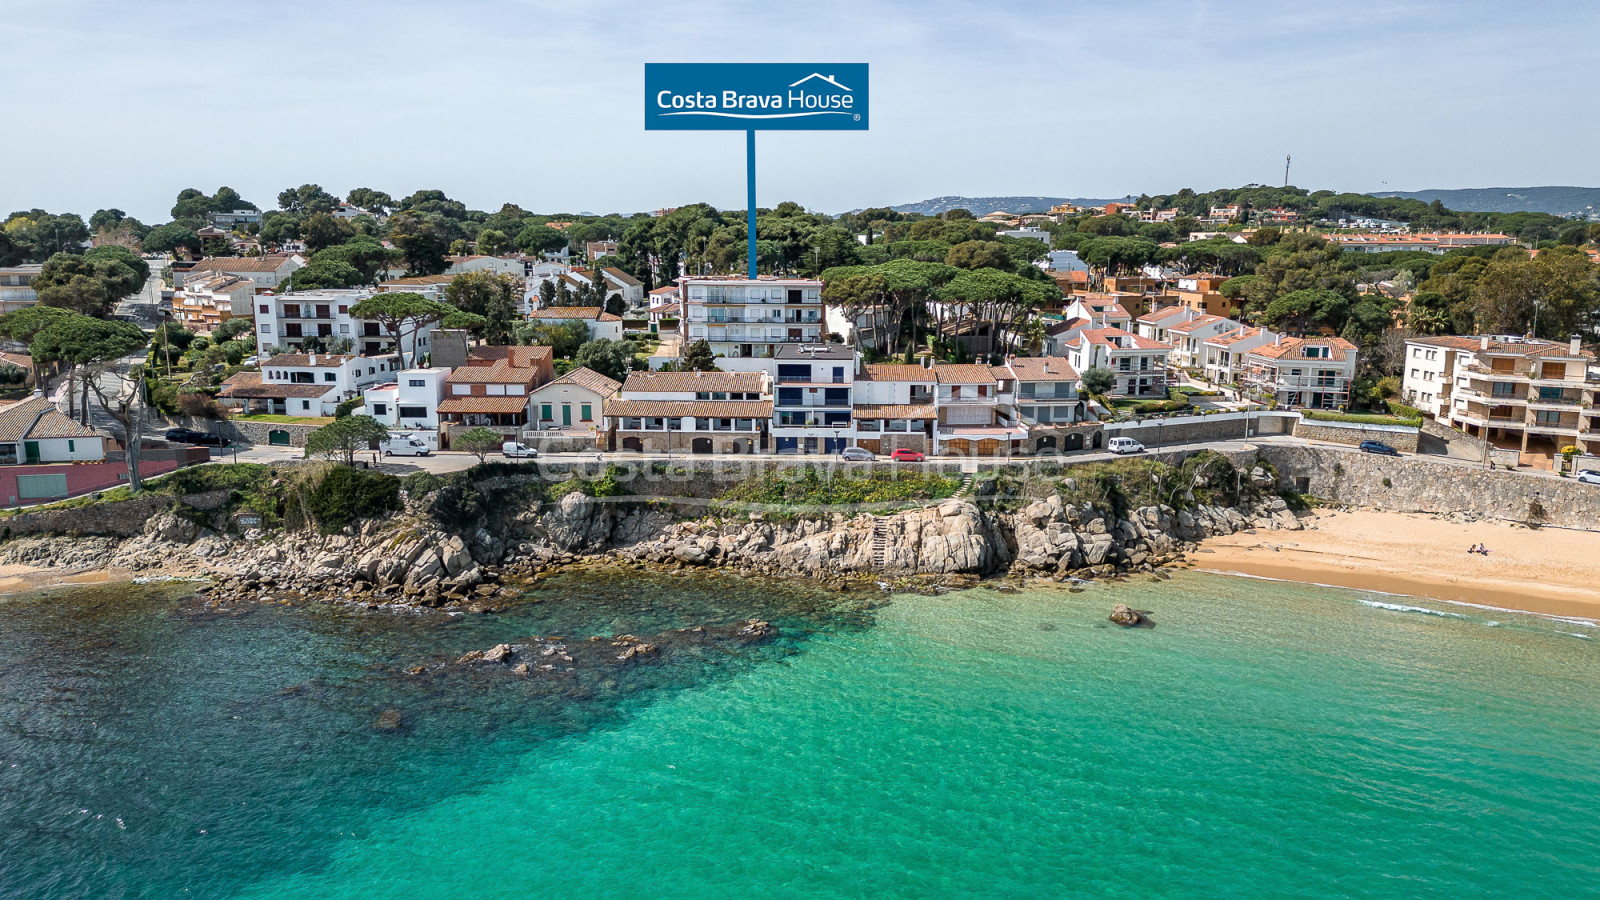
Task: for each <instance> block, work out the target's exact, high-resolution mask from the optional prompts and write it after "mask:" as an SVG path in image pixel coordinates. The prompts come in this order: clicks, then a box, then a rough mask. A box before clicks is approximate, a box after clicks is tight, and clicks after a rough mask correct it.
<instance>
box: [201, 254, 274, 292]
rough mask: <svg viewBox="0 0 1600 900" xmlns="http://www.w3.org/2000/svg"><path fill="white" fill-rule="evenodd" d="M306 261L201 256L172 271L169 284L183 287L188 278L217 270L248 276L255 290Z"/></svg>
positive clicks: (264, 288)
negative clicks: (205, 257) (208, 257)
mask: <svg viewBox="0 0 1600 900" xmlns="http://www.w3.org/2000/svg"><path fill="white" fill-rule="evenodd" d="M304 265H305V260H304V259H302V258H301V257H299V256H293V255H291V256H219V257H214V258H211V259H202V260H200V261H199V262H197V263H195V264H194V265H193V266H190V267H189V268H188V269H187V270H184V271H179V270H177V269H176V268H175V269H173V272H172V286H173V287H179V288H181V287H183V286H184V283H185V282H187V281H188V280H189V279H191V278H206V277H209V276H211V275H215V274H217V273H221V274H224V275H239V276H242V277H245V278H248V279H250V281H251V282H252V283H253V284H254V285H255V286H256V290H257V291H264V290H271V289H272V288H276V287H277V286H278V285H280V284H282V283H283V282H284V280H285V279H287V278H288V277H289V276H290V275H293V274H294V273H295V270H297V269H299V268H301V267H302V266H304Z"/></svg>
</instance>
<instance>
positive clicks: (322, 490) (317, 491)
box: [289, 466, 400, 534]
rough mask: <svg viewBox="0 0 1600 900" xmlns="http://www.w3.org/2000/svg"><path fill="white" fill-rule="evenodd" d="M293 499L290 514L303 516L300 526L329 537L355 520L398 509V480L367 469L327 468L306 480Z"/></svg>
mask: <svg viewBox="0 0 1600 900" xmlns="http://www.w3.org/2000/svg"><path fill="white" fill-rule="evenodd" d="M296 495H297V496H296V497H295V498H294V499H295V500H297V501H298V502H297V503H296V502H291V503H290V507H289V508H290V510H291V512H297V513H298V514H299V516H303V517H304V523H303V524H305V525H314V526H316V527H317V528H319V529H320V530H321V531H322V532H323V533H324V534H332V533H334V532H337V531H339V530H341V529H343V528H344V527H345V526H346V525H349V524H350V523H352V522H354V521H356V520H357V519H364V518H371V517H374V516H380V515H383V514H384V513H389V512H393V511H395V510H397V509H399V508H400V479H398V478H396V477H394V476H393V475H386V474H384V473H382V472H377V471H373V470H371V469H357V468H354V467H351V466H330V467H328V468H327V469H326V470H325V471H323V472H322V473H321V477H316V478H311V479H308V481H307V483H305V484H303V485H302V486H301V487H300V489H299V490H298V491H296ZM299 516H297V517H296V518H298V517H299Z"/></svg>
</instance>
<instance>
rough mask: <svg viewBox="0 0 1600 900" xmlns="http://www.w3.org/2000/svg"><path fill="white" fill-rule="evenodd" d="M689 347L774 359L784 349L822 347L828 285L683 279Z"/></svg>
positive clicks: (793, 280)
mask: <svg viewBox="0 0 1600 900" xmlns="http://www.w3.org/2000/svg"><path fill="white" fill-rule="evenodd" d="M678 284H679V297H680V298H681V300H682V303H683V324H682V325H680V326H679V332H680V333H682V334H683V335H684V346H685V347H687V346H688V345H689V344H690V343H693V342H694V341H698V340H702V339H704V340H706V341H707V342H709V343H710V344H711V352H712V353H713V354H715V355H717V356H728V357H748V356H771V355H772V353H773V352H774V351H775V350H776V349H777V348H778V347H779V346H781V345H784V344H820V343H822V336H823V329H824V324H823V306H822V282H820V281H815V280H812V279H807V278H775V277H772V276H766V275H764V276H761V277H759V278H756V279H754V280H752V279H748V278H720V277H719V278H711V277H707V278H700V277H688V278H682V279H679V282H678Z"/></svg>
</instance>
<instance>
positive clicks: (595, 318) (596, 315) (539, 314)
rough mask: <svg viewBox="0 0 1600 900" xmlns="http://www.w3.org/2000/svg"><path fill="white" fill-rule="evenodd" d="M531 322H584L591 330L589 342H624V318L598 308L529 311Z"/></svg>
mask: <svg viewBox="0 0 1600 900" xmlns="http://www.w3.org/2000/svg"><path fill="white" fill-rule="evenodd" d="M528 320H529V321H530V322H566V321H577V322H582V323H583V324H584V326H585V327H587V328H588V329H589V340H591V341H595V340H600V339H602V338H604V339H606V340H611V341H620V340H622V317H621V316H614V315H612V314H611V313H608V312H606V311H605V310H604V309H601V308H600V307H598V306H550V307H546V308H544V309H532V310H529V311H528Z"/></svg>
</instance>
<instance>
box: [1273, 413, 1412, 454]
mask: <svg viewBox="0 0 1600 900" xmlns="http://www.w3.org/2000/svg"><path fill="white" fill-rule="evenodd" d="M1418 433H1419V432H1418V430H1417V429H1415V428H1409V427H1407V426H1404V425H1367V424H1363V423H1360V422H1326V421H1320V420H1317V419H1301V420H1300V421H1299V422H1298V423H1296V424H1295V426H1294V436H1295V437H1297V438H1305V439H1306V440H1308V441H1326V442H1328V443H1330V444H1348V445H1350V446H1352V447H1354V446H1357V445H1358V444H1360V443H1361V442H1362V441H1378V442H1380V443H1384V444H1388V445H1389V446H1391V447H1393V448H1395V449H1396V450H1403V451H1405V452H1406V453H1415V452H1417V435H1418Z"/></svg>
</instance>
